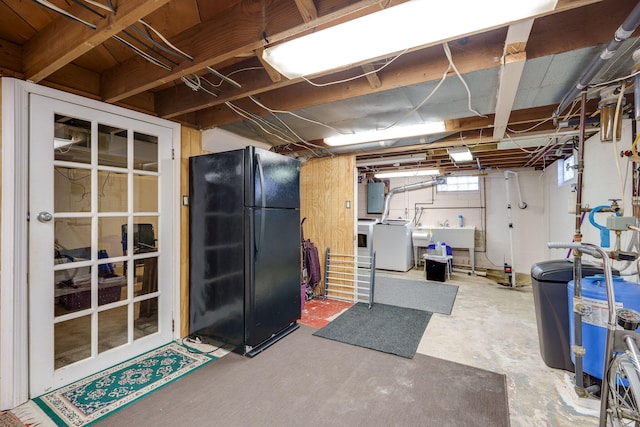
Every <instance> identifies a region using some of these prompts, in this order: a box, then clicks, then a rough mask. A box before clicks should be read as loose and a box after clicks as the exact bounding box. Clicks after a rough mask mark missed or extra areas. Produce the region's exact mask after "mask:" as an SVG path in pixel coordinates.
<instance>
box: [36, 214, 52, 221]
mask: <svg viewBox="0 0 640 427" xmlns="http://www.w3.org/2000/svg"><path fill="white" fill-rule="evenodd" d="M37 218H38V221H40V222H49V221H51V220H52V219H53V215H51V214H50V213H49V212H40V213H39V214H38V217H37Z"/></svg>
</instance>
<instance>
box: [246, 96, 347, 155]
mask: <svg viewBox="0 0 640 427" xmlns="http://www.w3.org/2000/svg"><path fill="white" fill-rule="evenodd" d="M249 98H250V99H251V100H252V101H253V102H255V103H256V105H258V106H260V107H262V108H264V109H265V110H267V111H269V112H271V113H278V114H289V115H291V116H293V117H296V118H298V119H300V120H304V121H306V122H309V123H313V124H315V125H318V126H324V127H326V128H328V129H331V130H332V131H335V132H338V133H341V134H343V135H344V134H345V132H343V131H341V130H339V129H337V128H335V127H333V126H331V125H328V124H326V123H322V122H319V121H317V120H313V119H309V118H307V117H304V116H301V115H299V114H296V113H294V112H293V111H287V110H276V109H273V108H269V107H267V106H266V105H264V104H263V103H262V102H260V101H258V100H257V99H256V98H254V97H253V96H250V97H249ZM317 147H318V148H324V147H320V146H317Z"/></svg>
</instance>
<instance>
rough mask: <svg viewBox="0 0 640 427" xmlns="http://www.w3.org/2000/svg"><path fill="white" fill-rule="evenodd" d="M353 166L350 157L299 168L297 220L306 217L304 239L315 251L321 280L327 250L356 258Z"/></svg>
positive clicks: (313, 160) (331, 159) (310, 162)
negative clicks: (314, 246)
mask: <svg viewBox="0 0 640 427" xmlns="http://www.w3.org/2000/svg"><path fill="white" fill-rule="evenodd" d="M355 166H356V165H355V156H351V155H350V156H338V157H327V158H322V159H312V160H309V161H307V162H306V163H305V164H304V165H302V167H301V169H300V198H301V199H300V219H302V218H305V217H306V218H307V220H306V221H305V223H304V237H305V238H306V239H311V242H313V243H314V244H315V245H316V247H317V248H318V253H319V256H320V265H321V268H322V270H321V271H322V280H324V257H325V252H326V249H327V248H330V249H331V252H332V253H341V254H347V255H356V253H355V245H356V242H355V239H356V232H355V221H356V219H355V212H356V211H355V209H356V198H357V196H356V193H355ZM347 203H348V204H349V205H350V207H349V208H347Z"/></svg>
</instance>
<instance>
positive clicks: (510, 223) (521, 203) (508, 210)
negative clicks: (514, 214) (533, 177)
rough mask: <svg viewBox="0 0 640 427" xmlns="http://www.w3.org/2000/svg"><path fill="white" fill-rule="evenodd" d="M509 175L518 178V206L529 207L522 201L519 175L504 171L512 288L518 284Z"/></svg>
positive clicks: (521, 207) (510, 282) (510, 283)
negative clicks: (516, 280)
mask: <svg viewBox="0 0 640 427" xmlns="http://www.w3.org/2000/svg"><path fill="white" fill-rule="evenodd" d="M509 174H512V175H514V176H515V178H516V185H517V190H518V198H519V201H520V203H519V204H518V207H519V208H520V209H525V208H526V207H527V204H526V203H525V202H523V201H522V193H521V192H520V181H519V180H518V173H517V172H514V171H512V170H506V171H504V180H505V186H506V192H507V225H508V227H509V255H510V257H511V258H510V260H511V280H510V281H509V285H510V286H515V285H516V282H515V277H516V274H515V271H516V263H515V259H514V255H513V221H512V219H511V190H510V188H509Z"/></svg>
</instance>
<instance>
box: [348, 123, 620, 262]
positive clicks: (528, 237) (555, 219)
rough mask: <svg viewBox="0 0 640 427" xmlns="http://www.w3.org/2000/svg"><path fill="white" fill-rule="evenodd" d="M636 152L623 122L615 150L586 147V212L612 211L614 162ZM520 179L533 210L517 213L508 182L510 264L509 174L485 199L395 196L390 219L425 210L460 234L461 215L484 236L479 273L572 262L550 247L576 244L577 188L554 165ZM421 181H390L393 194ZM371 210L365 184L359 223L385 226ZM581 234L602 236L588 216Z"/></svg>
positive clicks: (602, 218)
mask: <svg viewBox="0 0 640 427" xmlns="http://www.w3.org/2000/svg"><path fill="white" fill-rule="evenodd" d="M630 147H631V120H625V121H623V129H622V139H621V141H619V142H618V143H617V148H616V149H615V150H614V146H613V143H611V142H608V143H602V142H600V137H599V136H598V135H596V136H594V137H593V138H591V139H589V140H588V141H586V142H585V172H584V192H583V202H584V204H585V205H588V206H590V207H595V206H598V205H602V204H610V201H609V200H608V199H612V198H621V197H622V196H621V194H622V193H621V190H620V185H619V183H618V173H617V167H616V162H615V160H616V156H617V153H619V152H620V151H622V150H628V149H630ZM620 165H621V170H622V176H623V180H624V179H626V181H627V184H626V188H625V190H624V197H623V200H624V202H625V203H624V205H625V215H628V216H631V215H632V208H631V170H630V163H629V162H628V161H627V158H623V159H620ZM514 171H515V172H517V174H518V175H517V176H518V181H519V183H520V188H521V192H522V198H523V201H524V202H526V203H527V208H526V209H519V208H518V202H519V200H518V193H517V189H516V186H515V179H514V176H513V175H510V176H509V177H510V185H511V187H510V189H511V214H512V224H513V252H514V256H513V261H511V257H510V239H509V227H508V220H507V201H506V184H505V175H504V171H497V170H496V171H492V172H490V173H489V174H488V175H487V176H485V177H481V178H480V182H481V191H480V192H478V193H459V194H451V193H437V192H436V190H435V188H427V189H420V190H415V191H410V192H405V193H400V194H397V195H395V196H394V198H393V199H392V201H391V209H390V214H389V218H390V219H395V218H404V219H409V220H413V219H414V215H415V207H416V206H424V207H425V209H424V212H423V215H422V217H421V219H420V223H421V224H422V225H423V226H429V225H437V224H439V223H442V222H444V221H447V220H448V222H449V224H450V225H451V226H455V225H456V224H457V216H458V214H462V215H463V216H464V225H465V226H469V225H473V226H475V227H476V230H478V231H479V232H476V266H478V267H479V268H498V269H502V266H503V263H504V262H505V261H506V262H509V263H512V265H513V267H514V270H515V271H516V272H518V273H524V274H529V273H530V272H531V266H532V265H533V264H535V263H537V262H540V261H545V260H549V259H561V258H564V257H565V256H566V255H567V251H566V250H559V249H554V250H550V249H548V248H547V242H549V241H571V240H572V238H573V234H574V229H575V227H574V224H575V215H574V214H569V213H568V212H569V210H568V205H569V199H570V197H571V195H570V192H571V186H570V184H566V185H564V186H560V187H559V186H558V183H557V182H558V181H557V164H556V163H553V164H551V165H549V166H548V167H547V168H546V169H545V171H544V172H543V171H536V170H532V169H518V170H514ZM421 180H422V179H420V178H394V179H391V180H390V188H394V187H399V186H402V185H406V184H410V183H413V182H419V181H421ZM574 204H575V203H574ZM366 206H367V193H366V183H361V184H359V185H358V216H359V217H361V218H362V217H373V218H380V216H381V215H368V214H367V209H366ZM483 207H486V208H483ZM607 215H609V214H605V213H599V214H596V221H597V222H598V223H599V224H605V223H606V217H607ZM485 216H486V217H485ZM582 233H583V236H584V238H583V240H584V241H586V242H591V243H596V244H599V242H600V237H599V231H598V230H596V229H595V228H594V227H593V226H591V225H590V224H589V223H588V217H587V216H585V220H584V222H583V226H582ZM630 239H631V233H630V232H626V233H624V235H623V239H622V247H623V249H625V248H626V245H627V244H628V242H629V241H630ZM614 241H615V235H614V234H612V235H611V243H612V245H613V244H614ZM459 252H460V253H454V259H456V260H461V261H462V263H463V264H464V263H465V259H464V257H465V254H464V251H459ZM620 266H621V265H617V267H620Z"/></svg>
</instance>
